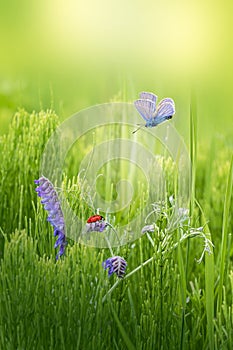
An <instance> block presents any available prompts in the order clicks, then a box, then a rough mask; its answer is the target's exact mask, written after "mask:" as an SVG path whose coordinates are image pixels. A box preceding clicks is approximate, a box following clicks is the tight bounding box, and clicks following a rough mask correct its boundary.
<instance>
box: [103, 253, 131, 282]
mask: <svg viewBox="0 0 233 350" xmlns="http://www.w3.org/2000/svg"><path fill="white" fill-rule="evenodd" d="M126 266H127V262H126V261H125V260H124V259H123V258H122V257H121V256H113V257H111V258H108V259H107V260H105V261H104V262H103V267H104V269H105V270H106V269H109V270H108V277H110V276H111V275H112V274H113V273H115V274H116V275H117V277H119V278H123V277H124V274H125V270H126Z"/></svg>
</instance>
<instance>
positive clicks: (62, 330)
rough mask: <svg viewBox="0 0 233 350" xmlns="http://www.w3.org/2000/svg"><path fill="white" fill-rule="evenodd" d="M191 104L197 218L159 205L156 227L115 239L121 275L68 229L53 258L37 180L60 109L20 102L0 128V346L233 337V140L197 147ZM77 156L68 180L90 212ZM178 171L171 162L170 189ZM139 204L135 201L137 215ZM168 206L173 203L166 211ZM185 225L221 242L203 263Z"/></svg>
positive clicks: (171, 343) (97, 345)
mask: <svg viewBox="0 0 233 350" xmlns="http://www.w3.org/2000/svg"><path fill="white" fill-rule="evenodd" d="M195 108H196V106H195V105H194V104H193V101H192V112H191V131H190V135H191V140H190V143H191V146H190V150H191V159H192V161H193V177H192V187H193V195H192V197H191V213H192V218H191V222H190V224H189V223H188V222H186V226H185V227H183V228H182V227H180V226H179V227H178V228H177V229H175V230H174V231H173V232H167V231H166V227H167V218H166V217H165V216H164V215H160V216H156V217H154V216H152V217H153V220H154V221H155V222H156V224H157V226H158V231H156V232H155V233H150V237H149V236H147V235H146V234H145V235H143V236H142V237H141V238H140V239H138V240H136V241H135V242H133V243H132V242H131V243H129V244H127V245H125V246H123V247H121V248H120V249H118V248H113V250H114V252H115V253H117V255H120V256H123V257H124V258H125V259H126V260H127V264H128V266H127V271H126V272H127V274H126V277H125V278H124V279H122V280H117V277H116V276H112V277H111V278H108V277H107V272H106V271H104V270H103V267H102V262H103V261H104V260H105V259H106V258H108V257H109V256H110V255H109V251H108V249H98V248H94V247H89V246H85V245H82V244H79V243H77V242H73V241H72V240H69V242H68V246H67V249H66V254H65V256H64V257H62V259H60V260H59V261H57V262H56V261H55V255H56V252H55V251H54V248H53V245H54V242H55V241H54V237H53V230H52V227H51V226H50V225H49V223H48V222H47V221H46V213H45V211H44V210H43V208H42V205H41V204H40V201H39V199H38V198H37V197H36V193H35V191H34V189H35V185H34V183H33V180H34V179H36V178H38V176H39V175H40V174H39V167H40V159H41V155H42V153H43V149H44V147H45V144H46V141H47V140H48V138H49V136H50V135H51V133H52V132H53V130H54V129H55V128H56V126H57V125H58V124H59V119H58V117H57V116H56V115H55V113H53V112H52V111H47V112H43V111H42V112H40V113H38V114H37V113H32V114H29V113H27V112H25V111H24V110H20V111H19V112H18V113H16V115H15V116H14V118H13V120H12V123H11V126H10V129H9V132H8V134H7V135H6V136H3V137H1V139H0V173H1V178H0V198H1V202H0V228H1V231H0V232H1V236H0V257H1V262H0V349H4V350H5V349H6V350H8V349H9V350H11V349H12V350H13V349H41V350H42V349H169V350H170V349H197V348H200V349H210V350H212V349H230V348H232V345H233V332H232V329H233V319H232V315H233V306H232V302H233V294H232V288H233V266H232V253H233V251H232V247H231V233H232V229H233V223H232V213H231V210H230V208H231V205H232V181H233V180H232V171H233V170H232V158H231V157H232V144H231V141H229V142H228V141H227V140H223V139H216V140H214V141H213V144H215V147H211V149H210V150H208V149H205V152H199V149H198V148H199V147H201V145H199V144H198V142H197V141H198V138H197V135H196V112H195ZM82 142H83V144H81V146H80V147H81V148H80V149H81V150H84V149H85V139H84V140H83V141H82ZM222 145H224V148H223V147H222ZM80 152H81V151H80ZM70 157H71V158H70V159H71V160H72V161H71V162H70V165H69V162H67V164H66V166H65V173H64V174H63V175H64V176H63V178H64V181H63V186H64V188H65V189H66V190H67V193H68V194H67V198H68V200H69V202H70V204H71V206H72V208H73V210H75V211H77V212H81V214H80V215H82V216H83V217H88V215H90V214H92V213H91V212H90V210H89V209H88V207H87V206H85V204H83V203H82V197H81V194H80V187H75V188H76V189H77V190H76V192H71V191H70V192H69V189H73V188H74V185H75V184H77V178H73V176H74V169H75V164H74V162H75V157H74V155H72V154H71V155H70ZM78 158H81V156H80V154H79V155H78ZM68 159H69V158H68ZM78 161H79V159H78V160H77V162H78ZM169 164H170V165H169ZM51 165H52V159H51ZM123 170H124V169H123ZM173 170H174V169H173V164H172V163H169V161H168V162H166V175H167V178H168V179H169V178H170V180H168V182H169V183H168V185H169V186H168V189H169V190H168V191H169V192H170V191H172V188H173V187H174V183H175V181H174V179H172V176H171V174H172V173H173ZM109 171H110V170H109ZM127 171H128V170H127ZM116 179H118V178H117V176H116ZM79 185H80V184H79ZM98 186H99V188H100V189H101V188H105V183H103V182H100V183H99V184H98ZM137 188H138V191H140V186H138V187H137ZM142 191H144V189H142ZM194 193H195V195H194ZM108 195H109V194H108ZM111 196H113V197H114V191H113V192H112V194H111ZM111 196H110V197H111ZM111 198H112V197H111ZM111 198H110V199H111ZM141 206H142V202H141V201H140V200H138V201H137V202H136V204H135V206H134V207H133V208H132V209H131V215H133V214H134V213H135V212H136V210H141ZM170 211H171V210H170V209H169V204H166V205H165V213H166V215H168V217H169V215H170V214H169V213H170ZM118 219H119V218H118ZM119 220H120V219H119ZM142 226H144V223H143V222H142ZM189 226H192V227H196V228H197V227H199V226H204V232H205V235H206V237H207V238H209V239H211V240H212V241H213V243H214V246H215V247H214V248H213V254H208V253H205V255H204V259H203V261H202V262H201V263H200V264H198V263H197V259H198V258H199V257H200V256H201V254H202V251H203V243H204V241H203V239H202V238H185V239H184V235H189V236H190V234H191V231H190V228H189ZM148 237H149V238H150V239H148ZM185 237H186V236H185Z"/></svg>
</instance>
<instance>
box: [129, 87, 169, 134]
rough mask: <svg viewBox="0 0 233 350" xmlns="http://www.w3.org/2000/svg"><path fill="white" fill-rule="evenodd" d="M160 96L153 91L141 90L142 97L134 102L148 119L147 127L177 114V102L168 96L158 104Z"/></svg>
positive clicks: (141, 113) (144, 117)
mask: <svg viewBox="0 0 233 350" xmlns="http://www.w3.org/2000/svg"><path fill="white" fill-rule="evenodd" d="M157 99H158V97H157V96H156V95H154V94H153V93H151V92H141V93H140V98H139V99H138V100H136V101H135V102H134V105H135V107H136V109H137V111H138V112H139V113H140V115H141V116H142V118H143V119H144V120H145V121H146V124H145V127H147V128H152V127H154V126H157V125H159V124H161V123H163V122H164V121H165V120H169V119H171V118H172V117H173V115H174V114H175V103H174V101H173V99H171V98H169V97H167V98H164V99H163V100H161V101H160V102H159V103H158V105H156V102H157Z"/></svg>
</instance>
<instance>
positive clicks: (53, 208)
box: [34, 176, 66, 259]
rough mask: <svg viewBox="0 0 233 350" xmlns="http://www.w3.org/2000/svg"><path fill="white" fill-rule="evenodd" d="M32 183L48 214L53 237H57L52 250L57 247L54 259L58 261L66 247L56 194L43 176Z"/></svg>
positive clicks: (60, 211)
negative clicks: (52, 228) (35, 186)
mask: <svg viewBox="0 0 233 350" xmlns="http://www.w3.org/2000/svg"><path fill="white" fill-rule="evenodd" d="M34 182H35V184H36V185H38V186H37V188H36V192H37V194H38V196H39V197H41V198H42V200H41V204H43V205H44V209H45V210H47V211H48V213H49V216H48V218H47V220H48V221H49V222H50V224H51V225H52V226H53V227H54V236H56V237H57V241H56V243H55V245H54V248H57V247H58V246H59V251H58V254H57V256H56V259H58V258H59V257H60V256H62V255H63V254H64V252H65V246H66V235H65V221H64V216H63V213H62V209H61V205H60V201H59V198H58V194H57V192H56V190H55V188H54V186H53V184H52V183H51V182H50V181H49V180H48V179H47V178H46V177H44V176H41V177H40V178H39V179H38V180H34Z"/></svg>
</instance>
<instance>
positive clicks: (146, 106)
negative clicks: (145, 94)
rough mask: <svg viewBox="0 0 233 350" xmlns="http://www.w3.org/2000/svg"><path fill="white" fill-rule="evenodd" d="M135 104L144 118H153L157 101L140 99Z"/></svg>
mask: <svg viewBox="0 0 233 350" xmlns="http://www.w3.org/2000/svg"><path fill="white" fill-rule="evenodd" d="M134 105H135V107H136V109H137V110H138V112H139V113H140V114H141V116H142V118H143V119H145V120H146V121H148V120H149V119H151V118H152V116H153V113H154V112H155V109H156V104H155V102H154V101H151V100H145V99H139V100H136V101H135V102H134Z"/></svg>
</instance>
